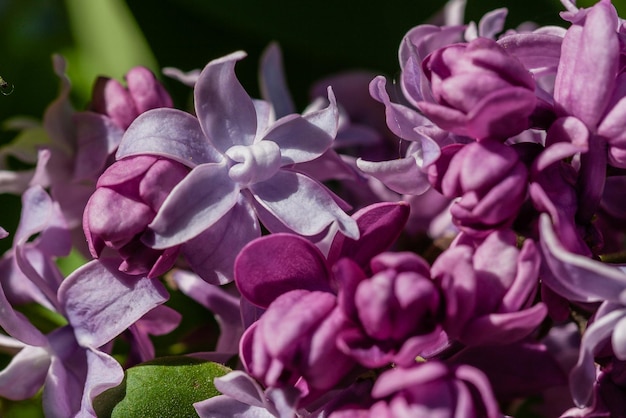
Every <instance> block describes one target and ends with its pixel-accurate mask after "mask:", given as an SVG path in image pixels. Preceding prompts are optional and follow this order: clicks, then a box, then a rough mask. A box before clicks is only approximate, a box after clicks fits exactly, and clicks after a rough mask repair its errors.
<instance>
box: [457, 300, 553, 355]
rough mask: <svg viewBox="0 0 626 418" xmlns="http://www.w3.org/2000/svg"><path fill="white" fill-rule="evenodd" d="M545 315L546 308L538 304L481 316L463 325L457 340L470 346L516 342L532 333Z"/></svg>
mask: <svg viewBox="0 0 626 418" xmlns="http://www.w3.org/2000/svg"><path fill="white" fill-rule="evenodd" d="M546 314H547V308H546V306H545V305H544V304H543V303H539V304H537V305H534V306H533V307H531V308H529V309H525V310H523V311H519V312H508V313H494V314H489V315H485V316H481V317H479V318H476V319H474V320H471V321H469V322H468V323H467V324H465V327H464V328H463V330H462V334H461V337H460V338H459V339H460V340H461V341H462V342H463V343H464V344H466V345H470V346H475V345H490V344H510V343H513V342H517V341H520V340H521V339H523V338H524V337H527V336H528V335H529V334H530V333H531V332H533V331H534V330H535V329H536V328H537V326H539V324H540V323H541V322H542V321H543V319H544V318H545V316H546Z"/></svg>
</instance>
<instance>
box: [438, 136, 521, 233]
mask: <svg viewBox="0 0 626 418" xmlns="http://www.w3.org/2000/svg"><path fill="white" fill-rule="evenodd" d="M429 175H430V181H431V183H432V184H433V186H434V187H435V188H436V189H437V190H440V191H441V193H442V194H443V195H444V196H446V197H448V198H456V197H460V199H458V200H456V201H455V202H454V203H453V204H452V206H451V207H450V214H451V215H452V218H453V220H454V222H455V224H456V225H457V226H459V227H460V228H461V229H462V230H464V231H466V232H468V233H472V234H475V235H484V234H485V233H487V232H489V231H490V230H493V229H498V228H504V227H508V226H510V225H511V224H512V223H513V221H514V220H515V218H516V217H517V215H518V211H519V209H520V207H521V206H522V203H524V201H525V200H526V193H527V188H528V170H527V169H526V166H525V165H524V163H523V162H522V160H521V159H520V158H519V156H518V154H517V153H516V152H515V149H514V148H513V147H510V146H507V145H503V144H500V143H499V142H496V141H492V140H484V141H481V142H474V143H470V144H467V145H460V144H456V145H449V146H447V147H444V149H443V155H442V157H441V158H440V159H439V160H437V162H436V163H435V164H433V165H431V166H430V168H429Z"/></svg>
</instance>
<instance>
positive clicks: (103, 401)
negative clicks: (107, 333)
mask: <svg viewBox="0 0 626 418" xmlns="http://www.w3.org/2000/svg"><path fill="white" fill-rule="evenodd" d="M230 371H231V370H230V369H229V368H228V367H226V366H224V365H221V364H218V363H213V362H209V361H204V360H199V359H195V358H192V357H185V356H179V357H163V358H159V359H157V360H154V361H150V362H147V363H143V364H140V365H138V366H135V367H131V368H130V369H128V370H127V371H126V377H125V378H124V381H123V382H122V383H121V384H120V385H119V386H117V387H115V388H112V389H109V390H107V391H105V392H104V393H102V394H101V395H99V396H98V397H97V398H96V399H95V400H94V408H95V410H96V413H97V415H98V417H99V418H104V417H107V418H108V417H111V418H152V417H154V418H160V417H170V418H179V417H180V418H186V417H197V414H196V412H195V409H194V408H193V405H192V404H193V403H194V402H199V401H203V400H205V399H208V398H211V397H213V396H216V395H219V394H220V392H219V391H218V390H217V389H215V386H214V385H213V379H214V378H216V377H220V376H223V375H225V374H226V373H228V372H230Z"/></svg>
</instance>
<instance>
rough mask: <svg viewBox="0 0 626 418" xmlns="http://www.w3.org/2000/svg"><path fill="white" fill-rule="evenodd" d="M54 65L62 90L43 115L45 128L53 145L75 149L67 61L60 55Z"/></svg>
mask: <svg viewBox="0 0 626 418" xmlns="http://www.w3.org/2000/svg"><path fill="white" fill-rule="evenodd" d="M52 64H53V68H54V72H55V74H56V75H57V76H58V77H59V79H60V81H61V88H60V91H59V95H58V97H57V98H56V99H55V100H54V101H53V102H52V103H50V105H49V106H48V107H47V108H46V112H45V113H44V115H43V127H44V129H45V131H46V133H47V134H48V135H49V136H50V138H51V139H52V142H53V143H55V144H58V145H59V146H61V147H63V148H64V149H74V148H75V146H76V145H75V140H76V135H75V132H74V123H73V122H72V114H73V113H74V109H73V108H72V104H71V102H70V92H71V90H72V85H71V83H70V80H69V78H68V77H67V75H66V74H65V69H66V66H67V64H66V62H65V59H64V58H63V57H62V56H61V55H58V54H55V55H53V56H52Z"/></svg>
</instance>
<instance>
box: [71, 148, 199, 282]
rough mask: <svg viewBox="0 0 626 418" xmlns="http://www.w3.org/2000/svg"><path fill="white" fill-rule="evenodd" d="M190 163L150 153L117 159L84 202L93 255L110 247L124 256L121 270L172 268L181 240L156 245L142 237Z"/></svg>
mask: <svg viewBox="0 0 626 418" xmlns="http://www.w3.org/2000/svg"><path fill="white" fill-rule="evenodd" d="M188 172H189V169H188V168H187V167H186V166H184V165H182V164H180V163H178V162H176V161H173V160H169V159H167V158H162V157H154V156H150V155H141V156H135V157H129V158H125V159H122V160H120V161H117V162H116V163H114V164H113V165H112V166H111V167H109V168H108V169H107V170H106V171H105V172H104V173H103V174H102V176H100V179H99V180H98V184H97V189H96V191H95V192H94V194H93V195H92V196H91V198H90V199H89V201H88V202H87V206H86V207H85V213H84V215H83V228H84V230H85V236H86V237H87V242H88V244H89V250H90V251H91V254H92V255H93V256H94V257H96V258H97V257H99V256H100V255H101V254H102V252H103V250H104V249H105V248H108V249H110V250H112V251H113V252H114V253H115V254H116V255H118V257H120V258H121V259H122V262H121V264H120V266H119V269H120V271H124V272H126V273H128V274H147V275H148V277H156V276H159V275H161V274H163V273H165V272H166V271H167V270H169V269H170V268H171V267H172V265H173V264H174V261H176V257H177V255H178V253H179V251H180V246H175V247H173V248H168V249H165V250H154V249H152V248H150V247H148V246H146V245H145V244H144V243H143V242H141V235H142V234H143V233H144V232H145V230H146V228H147V227H148V224H150V222H152V220H153V219H154V217H155V215H156V213H157V211H158V210H159V208H160V207H161V205H162V204H163V201H164V200H165V199H166V198H167V196H168V194H169V192H170V191H171V190H172V189H173V188H174V187H175V186H176V185H177V184H178V183H179V182H180V181H181V180H182V179H183V178H185V176H186V175H187V173H188Z"/></svg>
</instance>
